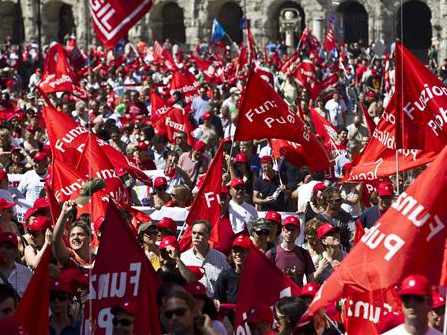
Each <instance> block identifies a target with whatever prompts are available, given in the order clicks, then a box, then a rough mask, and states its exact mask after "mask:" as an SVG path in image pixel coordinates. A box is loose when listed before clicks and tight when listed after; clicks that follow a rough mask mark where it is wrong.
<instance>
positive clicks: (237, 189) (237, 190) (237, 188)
mask: <svg viewBox="0 0 447 335" xmlns="http://www.w3.org/2000/svg"><path fill="white" fill-rule="evenodd" d="M234 189H235V191H236V192H239V191H243V190H244V188H243V187H242V186H238V187H235V188H234Z"/></svg>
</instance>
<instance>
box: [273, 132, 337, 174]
mask: <svg viewBox="0 0 447 335" xmlns="http://www.w3.org/2000/svg"><path fill="white" fill-rule="evenodd" d="M271 146H272V152H273V156H274V157H275V158H277V159H278V158H280V157H281V156H284V157H285V158H286V159H287V161H288V162H290V163H291V164H293V165H295V166H296V167H298V168H301V167H302V166H303V165H307V166H308V167H309V169H311V170H312V171H326V170H327V169H328V168H329V166H328V165H327V162H326V161H324V160H321V159H320V157H319V156H318V155H306V153H305V152H304V149H303V146H302V145H301V144H298V143H295V142H290V141H285V140H276V139H272V140H271Z"/></svg>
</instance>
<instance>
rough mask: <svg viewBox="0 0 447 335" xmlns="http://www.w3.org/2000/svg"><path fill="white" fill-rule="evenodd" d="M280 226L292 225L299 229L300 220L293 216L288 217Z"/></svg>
mask: <svg viewBox="0 0 447 335" xmlns="http://www.w3.org/2000/svg"><path fill="white" fill-rule="evenodd" d="M282 225H283V226H288V225H292V226H296V227H299V226H300V220H299V219H298V218H297V217H296V216H295V215H289V216H287V217H286V218H285V219H284V221H283V223H282Z"/></svg>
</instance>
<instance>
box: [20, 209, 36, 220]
mask: <svg viewBox="0 0 447 335" xmlns="http://www.w3.org/2000/svg"><path fill="white" fill-rule="evenodd" d="M38 210H39V209H38V208H36V207H31V208H28V209H27V210H26V212H25V215H24V216H23V219H24V220H25V222H26V221H28V220H29V218H30V217H31V216H34V214H36V212H37V211H38Z"/></svg>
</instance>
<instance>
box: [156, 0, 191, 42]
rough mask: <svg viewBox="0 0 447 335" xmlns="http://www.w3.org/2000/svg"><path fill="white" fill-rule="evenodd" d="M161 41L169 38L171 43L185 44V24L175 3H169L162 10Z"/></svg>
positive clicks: (181, 13)
mask: <svg viewBox="0 0 447 335" xmlns="http://www.w3.org/2000/svg"><path fill="white" fill-rule="evenodd" d="M161 16H162V18H163V19H162V31H163V41H164V40H166V39H167V38H169V40H170V41H171V42H172V43H185V42H186V34H185V22H184V17H183V9H182V8H180V7H179V6H178V5H177V4H176V3H174V2H169V3H167V4H166V5H164V6H163V9H162V14H161Z"/></svg>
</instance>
